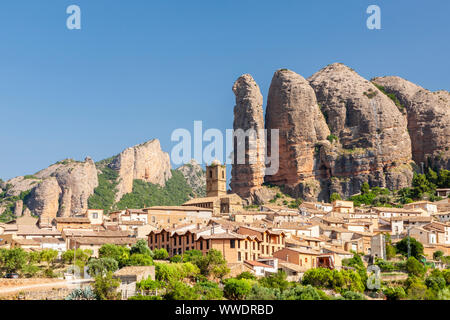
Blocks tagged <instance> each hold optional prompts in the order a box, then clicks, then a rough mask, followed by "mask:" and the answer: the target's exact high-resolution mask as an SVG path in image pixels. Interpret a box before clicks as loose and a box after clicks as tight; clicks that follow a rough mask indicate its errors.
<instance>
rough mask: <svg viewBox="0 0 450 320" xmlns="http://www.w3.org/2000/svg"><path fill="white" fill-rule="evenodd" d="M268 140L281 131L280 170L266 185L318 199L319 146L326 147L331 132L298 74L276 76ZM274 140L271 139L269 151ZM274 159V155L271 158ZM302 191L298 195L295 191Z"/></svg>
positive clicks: (268, 116)
mask: <svg viewBox="0 0 450 320" xmlns="http://www.w3.org/2000/svg"><path fill="white" fill-rule="evenodd" d="M265 126H266V129H267V130H268V136H269V137H271V136H272V130H274V129H278V130H279V170H278V172H277V173H276V174H273V175H267V176H266V177H265V180H266V182H268V183H272V184H275V185H283V186H285V187H286V188H288V189H291V190H290V193H292V194H297V193H299V192H300V193H302V195H305V194H311V196H312V197H317V194H316V191H313V190H310V189H311V187H312V189H314V190H315V189H316V188H315V186H316V185H317V184H319V181H318V180H317V179H318V177H319V176H320V174H321V173H320V170H321V168H320V166H319V164H318V158H317V152H316V151H317V149H316V146H317V144H318V143H322V144H326V143H327V140H326V139H327V136H328V135H329V134H330V130H329V129H328V127H327V124H326V122H325V118H324V116H323V114H322V113H321V112H320V109H319V106H318V104H317V100H316V96H315V94H314V90H313V89H312V88H311V86H310V85H309V83H308V82H307V81H306V80H305V79H304V78H303V77H302V76H300V75H299V74H297V73H295V72H293V71H290V70H286V69H282V70H278V71H277V72H275V74H274V76H273V78H272V83H271V85H270V89H269V96H268V100H267V110H266V125H265ZM271 140H272V139H271V138H268V141H267V145H268V149H269V150H270V149H271V147H272V145H271V144H272V141H271ZM271 156H273V155H271ZM297 187H299V188H300V189H301V190H299V192H297V191H296V190H295V189H297Z"/></svg>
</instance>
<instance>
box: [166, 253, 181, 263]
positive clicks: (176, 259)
mask: <svg viewBox="0 0 450 320" xmlns="http://www.w3.org/2000/svg"><path fill="white" fill-rule="evenodd" d="M169 261H170V262H173V263H180V262H182V261H183V257H182V256H180V255H179V254H177V255H174V256H173V257H172V258H170V259H169Z"/></svg>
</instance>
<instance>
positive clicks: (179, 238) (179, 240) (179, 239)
mask: <svg viewBox="0 0 450 320" xmlns="http://www.w3.org/2000/svg"><path fill="white" fill-rule="evenodd" d="M178 245H180V246H181V237H178Z"/></svg>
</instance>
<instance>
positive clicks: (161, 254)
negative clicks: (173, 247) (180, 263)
mask: <svg viewBox="0 0 450 320" xmlns="http://www.w3.org/2000/svg"><path fill="white" fill-rule="evenodd" d="M153 255H154V256H153V257H154V258H155V259H156V260H166V259H168V258H169V253H168V252H167V250H166V249H164V248H161V249H155V250H154V251H153Z"/></svg>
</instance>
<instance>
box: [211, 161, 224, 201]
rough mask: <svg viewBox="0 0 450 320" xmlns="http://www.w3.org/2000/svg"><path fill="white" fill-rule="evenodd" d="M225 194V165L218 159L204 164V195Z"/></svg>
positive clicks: (215, 195) (216, 195) (218, 195)
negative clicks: (206, 164)
mask: <svg viewBox="0 0 450 320" xmlns="http://www.w3.org/2000/svg"><path fill="white" fill-rule="evenodd" d="M226 194H227V172H226V166H225V165H222V164H221V163H220V161H218V160H214V161H213V162H212V163H211V165H210V166H206V196H207V197H220V196H225V195H226Z"/></svg>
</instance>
